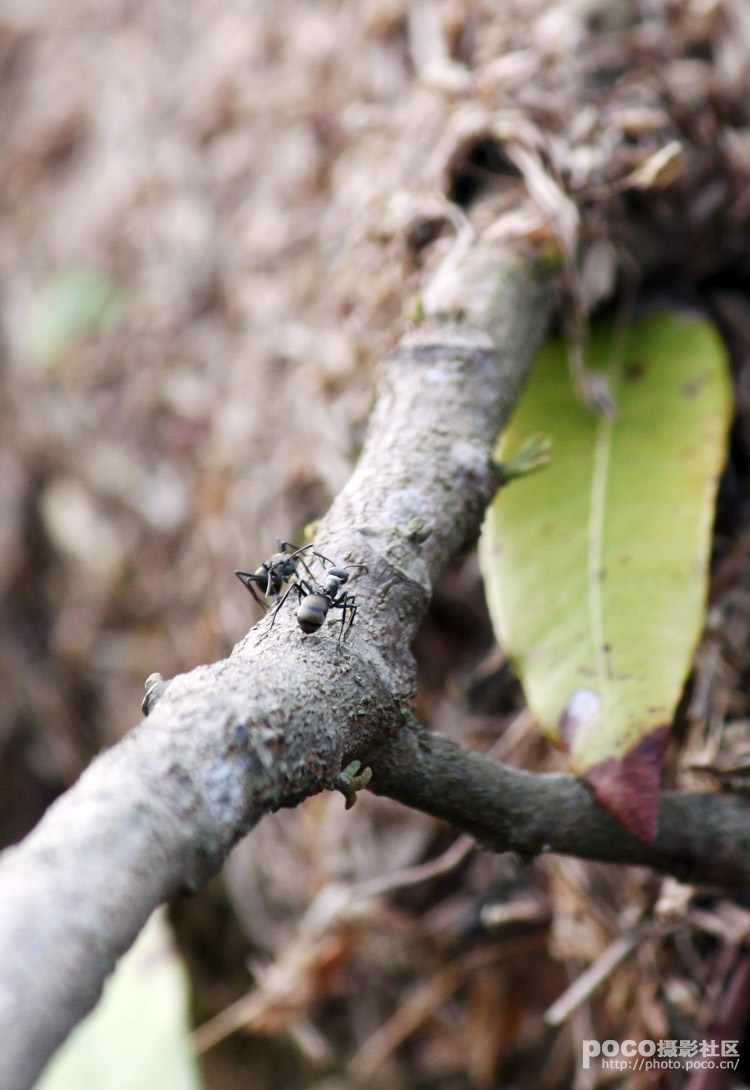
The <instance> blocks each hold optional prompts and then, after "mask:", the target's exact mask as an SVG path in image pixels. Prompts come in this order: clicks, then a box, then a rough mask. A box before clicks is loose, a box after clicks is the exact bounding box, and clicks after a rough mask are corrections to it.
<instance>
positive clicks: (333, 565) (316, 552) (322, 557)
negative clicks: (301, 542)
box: [313, 549, 339, 568]
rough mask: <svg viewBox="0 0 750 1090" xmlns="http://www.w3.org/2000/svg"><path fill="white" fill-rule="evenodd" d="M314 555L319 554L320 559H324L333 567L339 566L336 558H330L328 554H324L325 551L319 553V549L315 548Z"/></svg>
mask: <svg viewBox="0 0 750 1090" xmlns="http://www.w3.org/2000/svg"><path fill="white" fill-rule="evenodd" d="M313 556H317V558H318V560H324V561H325V563H326V564H330V565H331V567H332V568H336V567H338V566H339V565H338V564H336V562H335V560H330V559H329V558H328V557H327V556H324V555H323V553H319V552H318V551H317V549H313Z"/></svg>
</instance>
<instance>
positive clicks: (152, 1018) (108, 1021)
mask: <svg viewBox="0 0 750 1090" xmlns="http://www.w3.org/2000/svg"><path fill="white" fill-rule="evenodd" d="M187 1007H188V988H187V973H186V972H185V969H184V967H183V965H182V962H181V960H180V958H179V956H178V954H177V951H176V950H175V947H174V943H173V940H172V936H171V932H170V929H169V925H168V924H167V921H166V918H165V916H164V914H163V912H157V913H155V914H154V915H153V916H152V917H151V919H150V920H149V922H148V923H147V924H146V926H145V928H144V929H143V931H142V932H141V934H140V936H139V938H138V940H137V942H136V943H135V945H134V946H133V948H132V949H131V950H130V951H129V952H128V953H127V954H126V955H125V956H124V957H123V959H122V960H121V961H120V962H119V964H118V966H117V968H116V970H115V972H114V975H113V976H112V977H111V979H110V980H109V981H108V982H107V984H106V986H105V989H104V995H103V996H102V998H101V1000H100V1001H99V1004H98V1006H97V1007H96V1008H95V1010H93V1011H92V1012H91V1014H90V1015H89V1016H88V1018H86V1019H85V1021H83V1022H82V1023H81V1024H80V1026H78V1028H77V1029H75V1030H74V1031H73V1033H72V1034H71V1036H70V1037H69V1038H68V1040H67V1041H66V1042H65V1044H64V1045H63V1047H62V1048H61V1049H60V1051H59V1052H58V1053H57V1055H56V1056H55V1057H54V1059H53V1060H52V1062H51V1064H50V1065H49V1067H48V1068H47V1070H46V1071H45V1073H44V1075H43V1076H42V1078H41V1079H40V1081H39V1082H38V1083H37V1085H36V1088H35V1090H83V1088H84V1087H92V1088H93V1087H96V1090H147V1088H148V1090H151V1088H153V1090H156V1088H158V1090H200V1085H201V1082H200V1078H199V1075H198V1066H197V1062H196V1060H195V1057H194V1055H193V1050H192V1047H191V1044H190V1038H189V1027H188V1012H187Z"/></svg>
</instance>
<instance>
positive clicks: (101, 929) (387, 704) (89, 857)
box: [0, 241, 555, 1090]
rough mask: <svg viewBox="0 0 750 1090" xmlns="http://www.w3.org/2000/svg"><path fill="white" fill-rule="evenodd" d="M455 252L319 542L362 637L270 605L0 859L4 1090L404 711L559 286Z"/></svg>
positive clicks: (382, 394)
mask: <svg viewBox="0 0 750 1090" xmlns="http://www.w3.org/2000/svg"><path fill="white" fill-rule="evenodd" d="M457 255H458V256H456V257H455V258H454V260H453V261H452V262H451V264H450V265H449V266H446V267H445V268H444V269H443V271H442V272H441V274H440V275H439V276H438V278H437V280H436V282H435V283H434V284H433V286H432V288H431V289H430V292H429V294H428V295H427V296H426V300H425V303H426V307H425V309H426V317H425V319H424V320H423V321H422V322H421V323H420V324H419V325H418V326H417V327H415V328H414V329H413V330H412V331H411V332H410V333H408V334H407V335H406V337H405V338H404V339H403V341H402V342H401V344H400V345H399V347H398V348H397V349H396V351H395V352H394V353H393V355H392V356H391V358H390V359H389V360H388V361H387V362H386V363H385V365H384V367H383V369H382V373H381V376H380V385H379V396H378V400H377V404H376V408H375V410H374V414H373V418H372V422H371V426H370V429H369V432H368V438H367V441H366V444H365V448H364V450H363V453H362V457H361V459H360V461H359V464H358V466H357V469H356V470H355V472H354V475H353V476H352V478H351V480H350V481H349V483H348V484H347V485H346V487H345V488H344V490H343V492H342V493H341V494H340V496H339V497H338V498H337V500H336V501H335V503H334V504H333V506H332V508H331V510H330V511H329V513H328V514H327V516H326V517H325V519H324V520H323V523H322V524H321V527H320V531H319V534H318V538H317V545H318V547H319V548H320V549H321V551H322V552H323V553H325V554H327V555H329V556H332V557H335V558H336V560H337V561H338V562H340V563H344V562H360V563H364V564H366V565H367V571H366V572H365V573H363V574H362V575H361V576H360V577H359V578H358V580H357V585H356V592H357V595H358V598H359V601H360V604H361V609H360V611H359V614H358V616H357V621H356V624H355V625H354V627H353V628H352V630H351V632H350V635H349V637H348V638H347V640H346V641H345V642H343V643H342V644H341V645H338V644H337V641H336V638H335V636H336V628H335V624H334V622H333V621H330V620H329V622H328V624H327V627H326V628H325V629H324V630H323V631H322V633H321V634H316V635H313V636H303V634H302V633H301V631H300V630H299V628H298V627H297V625H296V623H295V619H294V611H293V610H291V609H285V610H282V611H281V612H280V614H279V615H278V619H277V621H276V624H275V626H274V628H273V631H272V632H271V633H270V634H268V626H269V620H268V618H266V620H264V621H263V622H261V623H260V624H259V625H257V626H256V627H255V628H254V629H253V630H252V631H251V632H250V633H248V635H247V636H246V637H245V639H244V640H243V641H242V642H241V643H240V644H239V645H238V646H237V647H236V648H235V649H234V651H233V652H232V654H231V655H230V657H229V658H227V659H225V660H223V661H221V662H218V663H215V664H214V665H212V666H201V667H199V668H198V669H196V670H193V671H192V672H191V673H189V674H185V675H181V676H180V677H178V678H175V679H174V680H173V681H172V682H171V683H170V684H169V686H168V687H167V688H166V689H165V690H164V692H163V694H162V695H161V696H160V698H159V700H158V702H156V704H155V707H154V709H153V712H152V714H151V715H150V716H149V718H148V719H147V720H146V721H145V722H143V723H142V724H141V725H140V726H138V727H137V728H135V729H134V730H133V731H132V733H131V734H129V735H128V736H127V737H126V738H125V739H124V740H123V741H122V742H121V743H120V744H119V745H117V746H115V747H114V748H113V749H111V750H109V751H108V752H106V753H104V754H103V755H102V756H100V757H99V758H98V759H97V760H96V761H94V762H93V764H92V765H91V766H90V767H89V769H88V770H87V771H86V772H85V773H84V774H83V776H82V777H81V778H80V780H79V781H78V783H76V784H75V785H74V786H73V788H71V790H70V791H69V792H67V794H66V795H64V796H63V797H62V798H61V799H59V800H58V801H57V802H56V803H55V805H54V806H52V807H51V808H50V810H49V811H48V813H47V814H46V815H45V817H44V819H43V820H42V821H41V822H40V824H39V825H38V826H37V828H36V829H35V830H34V831H33V832H32V833H31V834H30V835H29V836H28V837H27V838H26V840H25V841H23V843H22V844H20V845H19V846H18V847H15V848H12V849H10V850H8V851H7V852H5V853H4V854H3V856H2V858H1V859H0V1038H1V1039H2V1041H3V1045H2V1049H0V1086H2V1087H3V1090H25V1088H27V1087H29V1086H30V1085H31V1084H32V1083H33V1081H34V1079H35V1078H36V1076H37V1075H38V1073H39V1072H40V1070H41V1069H42V1067H43V1066H44V1064H45V1063H46V1061H47V1060H48V1058H49V1057H50V1056H51V1054H52V1053H53V1052H54V1050H55V1049H56V1048H57V1047H58V1046H59V1044H60V1043H61V1042H62V1041H63V1040H64V1038H65V1036H66V1035H67V1034H68V1033H69V1031H70V1030H71V1029H72V1028H73V1026H74V1025H75V1024H76V1023H77V1022H78V1021H79V1020H80V1019H81V1018H82V1017H83V1016H84V1015H85V1014H86V1013H87V1012H88V1011H89V1010H90V1009H91V1007H92V1006H93V1005H94V1003H95V1002H96V1000H97V998H98V996H99V995H100V993H101V989H102V985H103V983H104V980H105V979H106V977H107V975H108V974H109V973H110V972H111V970H112V968H113V966H114V964H115V962H116V960H117V958H118V957H119V956H120V955H121V954H122V953H123V952H124V951H125V950H126V949H127V948H128V946H129V945H130V944H131V943H132V941H133V940H134V939H135V937H136V935H137V934H138V932H139V930H140V929H141V927H142V926H143V924H144V923H145V921H146V919H147V918H148V916H149V914H150V913H151V911H152V910H153V909H154V908H155V907H156V906H157V905H159V904H160V903H162V902H163V901H164V900H166V899H168V898H169V897H171V896H172V895H173V894H174V893H175V892H176V891H177V890H179V889H181V888H185V887H187V888H193V887H195V886H197V885H199V884H200V883H201V882H202V881H204V880H205V879H206V878H207V877H208V876H209V875H211V874H213V873H214V872H215V871H216V870H217V869H218V868H219V867H220V866H221V863H222V862H223V860H224V859H225V858H226V855H227V853H228V852H229V850H230V848H231V847H232V845H233V844H234V843H235V842H236V841H237V839H238V838H239V837H240V836H242V835H243V834H245V833H246V832H247V831H248V830H249V829H250V828H251V827H252V826H253V824H254V823H255V822H256V821H257V820H258V819H259V818H260V817H261V815H263V814H264V813H267V812H268V811H270V810H274V809H277V808H279V807H282V806H293V805H295V804H297V803H298V802H299V801H300V800H302V799H303V798H305V797H306V796H309V795H311V794H314V793H316V792H319V791H321V790H323V789H325V788H326V787H328V786H330V785H331V784H332V783H333V781H334V779H335V777H336V776H337V774H338V772H339V770H340V769H341V767H342V766H343V765H344V764H346V763H347V762H348V761H349V760H351V759H352V758H355V757H357V758H363V757H364V758H366V757H367V755H368V754H369V753H370V752H372V751H374V750H375V749H376V748H377V747H378V746H379V745H382V744H383V742H384V741H386V740H387V739H388V738H389V737H390V736H392V735H394V734H395V733H396V732H397V731H398V730H399V728H400V727H401V726H402V724H403V723H404V721H405V718H406V716H407V715H408V707H409V702H410V699H411V697H412V696H413V693H414V688H415V673H414V664H413V661H412V657H411V653H410V650H409V647H410V644H411V641H412V638H413V636H414V633H415V630H416V627H417V625H418V623H419V621H420V619H421V617H422V615H423V613H424V609H425V606H426V603H427V602H428V600H429V597H430V592H431V587H432V584H433V581H434V579H435V578H436V576H437V575H438V574H439V573H440V571H441V570H442V568H443V567H444V566H445V564H446V563H447V562H448V561H449V560H450V559H451V557H452V556H454V555H455V554H456V553H457V552H458V551H460V550H461V549H462V548H463V547H464V546H466V545H467V544H468V543H470V542H471V541H472V540H473V539H474V538H475V537H476V535H477V533H478V531H479V526H480V522H481V518H482V514H483V511H484V508H485V505H486V503H487V501H488V499H489V498H490V497H491V495H492V493H493V491H494V490H495V488H496V486H497V484H498V481H499V478H498V476H497V469H496V467H495V466H494V464H493V462H492V458H491V455H492V450H493V447H494V443H495V439H496V436H497V434H498V432H499V431H500V429H501V428H502V426H503V425H504V424H505V422H506V421H507V418H508V415H509V413H510V410H511V408H512V406H513V404H514V402H515V400H516V398H517V395H518V392H519V389H520V386H521V384H522V382H523V379H524V377H525V374H526V371H527V369H528V366H529V364H530V362H531V360H532V359H533V356H534V353H535V351H536V349H537V347H538V345H539V342H540V339H541V337H542V335H543V332H544V328H545V325H546V321H547V318H548V315H549V313H550V311H551V308H552V305H553V302H554V296H555V286H554V278H553V277H552V275H551V274H550V273H549V271H545V269H544V268H543V266H542V265H541V264H540V263H538V262H537V261H536V260H535V259H534V256H533V255H530V254H526V253H522V252H521V251H519V252H517V253H516V254H515V255H509V254H508V252H507V251H506V250H502V249H500V248H499V247H497V246H492V245H490V244H487V243H482V242H481V241H476V242H475V243H474V244H472V245H471V246H469V247H468V249H465V250H463V251H461V252H459V251H457ZM155 665H158V664H155Z"/></svg>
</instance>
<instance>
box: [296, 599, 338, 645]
mask: <svg viewBox="0 0 750 1090" xmlns="http://www.w3.org/2000/svg"><path fill="white" fill-rule="evenodd" d="M330 608H331V603H330V600H329V599H328V598H326V596H325V595H324V594H308V595H307V596H306V597H305V598H303V599H302V602H301V603H300V607H299V609H298V610H297V620H298V621H299V626H300V628H301V629H302V631H303V632H305V633H306V634H308V635H309V634H310V633H311V632H317V631H318V629H319V628H320V627H321V626H322V624H323V621H325V619H326V617H327V616H328V611H329V609H330Z"/></svg>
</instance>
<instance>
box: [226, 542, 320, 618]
mask: <svg viewBox="0 0 750 1090" xmlns="http://www.w3.org/2000/svg"><path fill="white" fill-rule="evenodd" d="M276 547H277V549H278V550H279V551H278V552H277V553H274V554H273V556H269V558H268V560H264V561H263V563H262V564H261V566H260V567H259V568H256V570H255V571H254V572H247V571H236V572H235V573H234V574H235V575H236V576H237V578H238V579H239V580H240V582H241V583H242V584H243V585H244V586H245V587H247V589H248V590H249V591H250V593H251V594H252V596H253V598H254V599H255V601H256V602H257V603H258V605H259V606H260V607H261V609H263V610H265V609H266V608H267V607H266V605H265V603H263V602H261V600H260V598H259V597H258V595H257V594H256V593H255V591H254V590H253V583H258V584H259V585H261V586H263V587H264V590H263V594H264V595H265V597H266V598H275V599H276V602H277V608H278V604H279V602H278V599H279V595H280V594H281V588H282V587H283V586H284V584H285V583H289V582H291V580H292V579H297V580H299V570H298V568H297V565H298V564H301V565H302V567H303V568H304V569H305V571H306V572H307V574H308V576H309V577H310V579H312V578H313V573H312V572H311V571H310V569H309V567H308V566H307V562H306V560H305V559H304V557H303V555H302V554H303V553H305V552H307V550H308V549H312V544H310V545H303V546H302V548H301V549H300V548H298V547H297V546H296V545H292V544H291V543H290V542H288V541H282V540H281V538H280V537H277V538H276ZM290 550H291V552H290ZM315 555H316V556H317V555H318V554H317V553H316V554H315ZM284 597H285V598H286V595H284Z"/></svg>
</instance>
